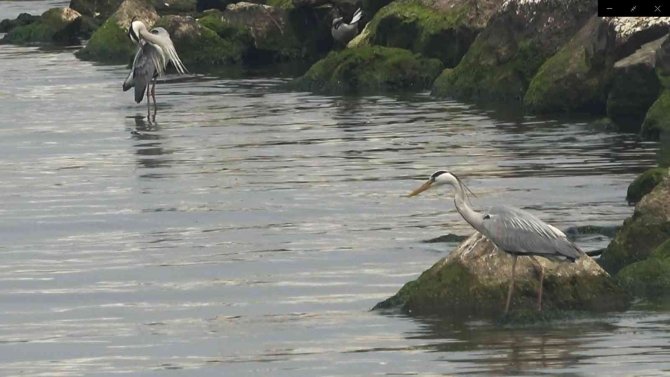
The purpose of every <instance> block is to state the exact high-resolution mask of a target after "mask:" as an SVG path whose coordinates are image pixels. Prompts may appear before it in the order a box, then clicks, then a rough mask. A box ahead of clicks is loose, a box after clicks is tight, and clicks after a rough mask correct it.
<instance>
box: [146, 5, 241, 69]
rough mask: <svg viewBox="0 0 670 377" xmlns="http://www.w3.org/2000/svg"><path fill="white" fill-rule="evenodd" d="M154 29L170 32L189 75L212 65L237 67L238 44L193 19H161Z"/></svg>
mask: <svg viewBox="0 0 670 377" xmlns="http://www.w3.org/2000/svg"><path fill="white" fill-rule="evenodd" d="M156 26H161V27H164V28H165V29H166V30H167V31H168V32H169V33H170V38H171V39H172V42H173V43H174V46H175V48H176V49H177V53H178V54H179V57H180V58H181V59H182V62H183V63H184V64H185V65H186V67H187V68H188V69H189V70H190V71H192V72H194V71H197V70H207V69H209V68H211V66H216V65H226V64H237V63H239V62H240V61H241V60H242V52H243V46H242V45H241V44H239V43H238V42H237V41H235V40H229V39H223V38H221V37H219V35H218V34H217V33H216V32H215V31H213V30H212V29H210V28H208V27H206V26H204V25H202V24H201V23H199V22H196V20H195V19H194V18H193V17H188V16H165V17H162V18H161V19H160V21H159V22H158V23H157V24H156Z"/></svg>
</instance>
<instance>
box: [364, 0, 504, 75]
mask: <svg viewBox="0 0 670 377" xmlns="http://www.w3.org/2000/svg"><path fill="white" fill-rule="evenodd" d="M500 4H502V0H477V1H471V0H455V1H450V2H445V1H441V2H439V1H438V2H433V1H426V0H398V1H394V2H392V3H390V4H389V5H387V6H385V7H383V8H382V9H380V10H379V12H377V14H375V16H374V18H373V19H372V20H371V21H370V22H369V23H368V25H367V26H366V32H365V34H364V37H361V38H360V40H359V41H357V42H356V44H357V45H364V44H373V45H379V46H386V47H398V48H404V49H407V50H410V51H413V52H418V53H421V54H422V55H424V56H427V57H431V58H437V59H440V60H441V61H442V62H443V63H444V65H445V66H447V67H454V66H456V65H457V64H458V62H459V61H460V60H461V58H462V57H463V55H465V52H466V51H467V50H468V48H469V47H470V44H471V43H472V41H474V39H475V37H476V35H477V33H479V31H480V30H481V29H483V28H484V26H485V25H486V23H487V22H488V19H489V18H490V17H491V16H492V15H493V14H494V13H495V9H496V8H497V7H498V6H500Z"/></svg>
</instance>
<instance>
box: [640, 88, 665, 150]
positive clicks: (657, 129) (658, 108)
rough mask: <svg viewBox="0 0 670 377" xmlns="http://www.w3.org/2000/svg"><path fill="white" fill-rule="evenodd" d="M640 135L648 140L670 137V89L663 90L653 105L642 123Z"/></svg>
mask: <svg viewBox="0 0 670 377" xmlns="http://www.w3.org/2000/svg"><path fill="white" fill-rule="evenodd" d="M640 133H641V134H642V136H643V137H644V138H647V139H660V138H661V137H663V135H667V136H666V137H668V136H670V89H663V92H662V93H661V95H660V96H659V97H658V99H656V101H654V103H653V104H652V105H651V107H650V108H649V110H648V111H647V114H645V117H644V120H643V121H642V128H641V130H640Z"/></svg>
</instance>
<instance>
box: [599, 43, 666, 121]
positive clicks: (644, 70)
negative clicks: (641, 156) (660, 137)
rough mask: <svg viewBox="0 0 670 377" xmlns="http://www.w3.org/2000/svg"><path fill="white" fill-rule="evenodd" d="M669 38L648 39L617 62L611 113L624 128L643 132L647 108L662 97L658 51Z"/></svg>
mask: <svg viewBox="0 0 670 377" xmlns="http://www.w3.org/2000/svg"><path fill="white" fill-rule="evenodd" d="M666 38H667V37H666V36H664V37H662V38H659V39H657V40H655V41H652V42H649V43H646V44H644V45H642V46H641V47H640V48H639V49H638V50H637V51H635V52H634V53H633V54H631V55H629V56H627V57H625V58H623V59H621V60H619V61H617V62H616V63H615V64H614V71H613V73H612V76H613V79H612V87H611V88H610V92H609V94H608V96H607V116H608V117H609V118H610V119H612V121H613V122H615V123H616V124H617V125H618V126H619V128H620V129H623V130H625V131H630V132H639V131H640V126H641V125H642V121H643V120H644V117H645V114H646V113H647V110H648V109H649V107H650V106H651V105H652V104H653V103H654V101H655V100H656V99H657V98H658V95H659V94H660V92H661V82H660V80H659V79H658V76H657V75H656V52H657V51H658V50H659V49H660V47H661V44H662V43H663V42H664V41H665V39H666Z"/></svg>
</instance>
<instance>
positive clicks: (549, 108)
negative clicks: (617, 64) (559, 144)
mask: <svg viewBox="0 0 670 377" xmlns="http://www.w3.org/2000/svg"><path fill="white" fill-rule="evenodd" d="M614 41H615V33H614V28H613V27H612V26H611V25H610V24H609V23H607V22H605V21H603V20H602V19H601V18H599V17H597V16H593V17H591V19H590V20H589V21H588V22H587V23H586V25H584V26H583V27H582V28H581V29H580V30H579V31H578V32H577V34H575V36H574V37H572V38H571V39H570V40H569V41H568V42H567V43H566V44H565V45H564V46H563V47H561V49H560V50H558V52H557V53H556V54H554V55H553V56H552V57H550V58H549V59H547V61H546V62H544V64H542V66H541V67H540V69H539V70H538V72H537V74H536V75H535V77H533V80H532V81H531V82H530V85H529V86H528V91H526V94H525V96H524V98H523V104H524V108H525V109H526V110H528V111H529V112H532V113H559V112H588V113H596V114H597V113H602V112H604V110H605V103H606V99H607V88H608V83H609V80H610V77H611V72H612V67H613V65H614Z"/></svg>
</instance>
